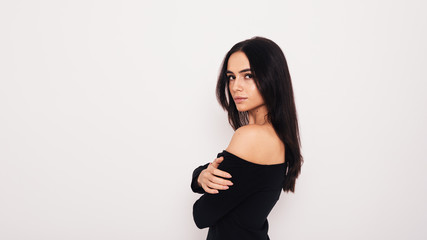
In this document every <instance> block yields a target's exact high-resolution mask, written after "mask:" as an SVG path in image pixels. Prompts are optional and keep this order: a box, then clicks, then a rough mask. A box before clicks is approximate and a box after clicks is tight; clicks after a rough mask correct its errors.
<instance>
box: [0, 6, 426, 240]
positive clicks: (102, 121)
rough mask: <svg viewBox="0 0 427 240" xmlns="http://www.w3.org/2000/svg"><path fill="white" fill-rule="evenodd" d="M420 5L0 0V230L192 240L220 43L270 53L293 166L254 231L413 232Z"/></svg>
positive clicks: (417, 186)
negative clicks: (281, 88)
mask: <svg viewBox="0 0 427 240" xmlns="http://www.w3.org/2000/svg"><path fill="white" fill-rule="evenodd" d="M426 6H427V4H426V3H425V1H421V0H420V1H415V0H413V1H403V0H402V1H385V0H384V1H372V0H371V1H367V0H364V1H338V0H336V1H292V2H291V1H271V2H268V1H264V2H263V3H262V4H261V3H260V1H213V2H212V1H211V2H206V1H169V2H161V1H87V0H86V1H1V2H0V239H26V240H27V239H44V240H47V239H205V238H206V234H207V229H203V230H200V229H198V228H197V227H196V226H195V224H194V222H193V219H192V205H193V203H194V201H195V200H196V199H197V198H198V197H199V196H200V195H198V194H195V193H192V192H191V189H190V179H191V173H192V171H193V169H194V168H196V167H197V166H199V165H201V164H204V163H207V162H209V161H212V160H213V159H214V158H215V157H216V154H217V153H218V152H221V151H222V150H223V149H225V148H226V147H227V145H228V143H229V140H230V137H231V136H232V134H233V131H232V129H231V127H230V126H229V125H228V122H227V119H226V114H225V112H223V110H222V109H221V108H220V107H219V105H218V103H217V102H216V99H215V92H214V90H215V84H216V77H217V74H218V70H219V67H220V64H221V61H222V58H223V57H224V55H225V53H226V52H227V51H228V50H229V49H230V48H231V47H232V46H233V45H234V44H235V43H237V42H239V41H241V40H244V39H247V38H250V37H253V36H257V35H258V36H263V37H267V38H270V39H272V40H273V41H275V42H276V43H277V44H278V45H279V46H281V48H282V49H283V51H284V52H285V55H286V57H287V60H288V63H289V68H290V72H291V76H292V79H293V85H294V91H295V96H296V103H297V109H298V114H299V120H300V129H301V137H302V144H303V149H302V151H303V154H304V157H305V163H304V165H303V169H302V174H301V176H300V178H299V179H298V181H297V186H296V193H295V194H285V193H282V195H281V198H280V200H279V202H278V203H277V205H276V206H275V208H274V209H273V211H272V213H271V214H270V216H269V221H270V231H269V234H270V238H271V239H273V240H274V239H276V240H277V239H293V240H297V239H348V240H351V239H426V238H427V230H426V228H425V222H426V221H427V206H426V204H425V203H426V202H427V186H426V183H427V175H426V174H425V172H426V170H427V162H426V160H427V159H426V156H425V151H424V149H425V147H426V143H427V127H426V122H427V110H426V109H427V106H426V105H427V95H426V94H425V92H426V90H427V83H426V80H427V79H426V78H427V73H426V71H425V67H426V62H427V47H426V44H425V43H426V42H427V33H426V29H427V18H426V17H425V12H426V10H427V9H426Z"/></svg>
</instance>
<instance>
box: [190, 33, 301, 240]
mask: <svg viewBox="0 0 427 240" xmlns="http://www.w3.org/2000/svg"><path fill="white" fill-rule="evenodd" d="M216 96H217V99H218V101H219V103H220V104H221V106H222V107H223V108H224V110H226V111H227V112H228V120H229V123H230V124H231V126H232V128H233V129H234V130H235V133H234V135H233V137H232V138H231V141H230V143H229V145H228V147H227V148H226V149H225V150H223V151H222V152H220V153H218V155H217V158H216V159H215V161H214V162H212V163H207V164H205V165H202V166H199V167H198V168H196V169H195V170H194V172H193V178H192V182H191V188H192V190H193V191H194V192H196V193H203V195H202V196H201V197H200V198H199V199H198V200H197V201H196V202H195V203H194V205H193V218H194V221H195V223H196V225H197V227H198V228H200V229H202V228H206V227H209V232H208V236H207V239H221V240H226V239H234V240H236V239H245V240H250V239H269V236H268V221H267V216H268V214H269V213H270V211H271V210H272V209H273V207H274V205H275V204H276V202H277V200H278V199H279V197H280V194H281V192H282V189H283V191H284V192H289V191H291V192H295V181H296V179H297V178H298V176H299V174H300V171H301V166H302V163H303V158H302V155H301V153H300V146H301V143H300V138H299V130H298V120H297V113H296V108H295V101H294V94H293V89H292V83H291V77H290V74H289V70H288V66H287V62H286V59H285V56H284V54H283V52H282V50H281V49H280V47H279V46H278V45H277V44H276V43H274V42H273V41H271V40H269V39H266V38H263V37H253V38H251V39H247V40H245V41H242V42H239V43H237V44H235V45H234V46H233V47H232V48H231V49H230V51H228V53H227V54H226V56H225V58H224V60H223V62H222V67H221V72H220V74H219V77H218V82H217V86H216Z"/></svg>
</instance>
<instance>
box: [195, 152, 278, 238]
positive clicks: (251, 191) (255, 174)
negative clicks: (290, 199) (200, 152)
mask: <svg viewBox="0 0 427 240" xmlns="http://www.w3.org/2000/svg"><path fill="white" fill-rule="evenodd" d="M221 156H223V157H224V160H223V161H222V162H221V163H220V165H219V166H218V169H221V170H223V171H226V172H228V173H230V174H231V176H232V178H226V179H229V180H231V181H232V182H233V185H231V186H229V189H226V190H218V193H217V194H210V193H206V192H205V191H204V190H203V188H202V187H199V186H198V185H197V178H198V176H199V174H200V172H201V171H202V170H203V169H206V168H207V167H208V165H209V163H207V164H205V165H202V166H199V167H198V168H196V169H195V170H194V171H193V176H192V181H191V189H192V190H193V192H195V193H201V194H203V195H202V196H201V197H200V198H199V199H198V200H197V201H196V202H195V203H194V205H193V219H194V222H195V223H196V226H197V227H198V228H200V229H203V228H206V227H209V232H208V236H207V239H208V240H213V239H221V240H227V239H233V240H236V239H245V240H251V239H254V240H255V239H256V240H261V239H262V240H267V239H270V238H269V236H268V220H267V216H268V215H269V213H270V211H271V210H272V209H273V207H274V205H275V204H276V202H277V201H278V200H279V197H280V194H281V192H282V187H283V183H284V180H285V173H286V164H285V163H279V164H272V165H264V164H257V163H253V162H249V161H247V160H245V159H243V158H240V157H238V156H236V155H234V154H232V153H230V152H228V151H226V150H223V151H222V152H220V153H218V154H217V158H218V157H221Z"/></svg>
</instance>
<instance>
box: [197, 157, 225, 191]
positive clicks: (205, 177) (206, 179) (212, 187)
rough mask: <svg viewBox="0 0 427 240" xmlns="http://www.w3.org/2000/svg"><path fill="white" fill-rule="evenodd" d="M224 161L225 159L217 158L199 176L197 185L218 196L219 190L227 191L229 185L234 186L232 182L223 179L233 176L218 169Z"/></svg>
mask: <svg viewBox="0 0 427 240" xmlns="http://www.w3.org/2000/svg"><path fill="white" fill-rule="evenodd" d="M223 160H224V157H219V158H215V160H214V161H213V162H212V163H210V164H209V166H208V167H207V168H206V169H204V170H203V171H202V172H201V173H200V174H199V177H198V178H197V183H198V184H199V186H201V187H202V188H203V189H204V190H205V192H207V193H211V194H216V193H218V190H219V189H221V190H225V189H228V185H233V183H232V182H231V181H230V180H226V179H223V178H231V175H230V174H229V173H228V172H224V171H221V170H219V169H218V165H219V164H220V163H221V162H222V161H223ZM217 176H219V177H217ZM220 177H223V178H220Z"/></svg>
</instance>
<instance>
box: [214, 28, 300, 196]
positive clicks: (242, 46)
mask: <svg viewBox="0 0 427 240" xmlns="http://www.w3.org/2000/svg"><path fill="white" fill-rule="evenodd" d="M237 51H241V52H243V53H245V55H246V57H247V58H248V60H249V63H250V67H251V69H252V73H253V77H254V80H255V83H256V86H257V87H258V90H259V91H260V93H261V96H262V97H263V99H264V103H265V104H266V106H267V110H268V115H267V119H268V121H269V122H270V123H271V124H272V125H273V127H274V130H275V131H276V133H277V135H278V136H279V137H280V139H281V140H282V142H283V143H284V144H285V149H286V151H285V162H286V167H287V169H286V174H285V181H284V183H283V191H285V192H289V191H291V192H295V181H296V179H297V178H298V176H299V174H300V172H301V166H302V164H303V162H304V160H303V157H302V155H301V141H300V136H299V129H298V119H297V112H296V107H295V101H294V93H293V88H292V82H291V76H290V74H289V69H288V64H287V62H286V58H285V55H284V54H283V52H282V50H281V49H280V47H279V46H278V45H277V44H276V43H275V42H273V41H272V40H270V39H267V38H264V37H259V36H256V37H252V38H250V39H247V40H244V41H241V42H239V43H236V44H235V45H234V46H233V47H232V48H231V49H230V50H229V51H228V52H227V54H226V55H225V58H224V60H223V61H222V65H221V68H220V73H219V76H218V82H217V85H216V97H217V100H218V102H219V104H220V105H221V107H222V108H223V109H224V110H226V111H227V112H228V122H229V123H230V125H231V127H232V128H233V129H234V130H236V129H238V128H239V127H241V126H244V125H247V124H248V123H249V119H248V112H246V111H245V112H239V111H238V110H237V108H236V105H235V103H234V101H230V100H231V99H233V98H232V96H231V93H230V90H229V87H228V78H227V75H226V72H227V65H228V60H229V58H230V56H231V54H233V53H235V52H237Z"/></svg>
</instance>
